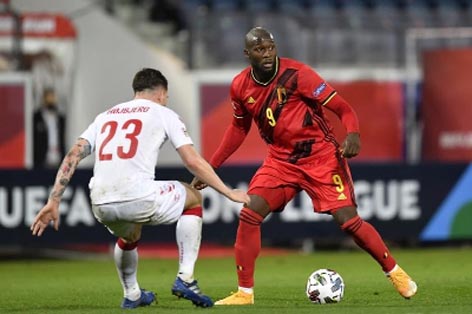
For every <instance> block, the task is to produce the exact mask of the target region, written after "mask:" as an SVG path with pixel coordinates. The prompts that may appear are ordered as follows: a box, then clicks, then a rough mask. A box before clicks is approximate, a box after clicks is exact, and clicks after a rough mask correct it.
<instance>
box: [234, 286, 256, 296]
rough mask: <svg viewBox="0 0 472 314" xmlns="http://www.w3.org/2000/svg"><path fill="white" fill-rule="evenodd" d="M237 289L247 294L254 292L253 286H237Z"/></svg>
mask: <svg viewBox="0 0 472 314" xmlns="http://www.w3.org/2000/svg"><path fill="white" fill-rule="evenodd" d="M238 290H239V291H242V292H244V293H247V294H253V293H254V289H253V288H243V287H238Z"/></svg>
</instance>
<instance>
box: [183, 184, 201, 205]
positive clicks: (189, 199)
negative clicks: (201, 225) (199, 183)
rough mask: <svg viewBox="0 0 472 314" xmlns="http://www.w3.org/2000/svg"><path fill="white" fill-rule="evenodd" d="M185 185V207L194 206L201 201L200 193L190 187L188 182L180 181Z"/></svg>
mask: <svg viewBox="0 0 472 314" xmlns="http://www.w3.org/2000/svg"><path fill="white" fill-rule="evenodd" d="M182 184H183V185H184V187H185V191H186V194H187V196H186V199H185V208H192V207H195V206H199V205H201V204H202V202H203V196H202V193H201V192H200V191H198V190H196V189H194V188H192V187H191V186H190V185H189V184H187V183H185V182H182Z"/></svg>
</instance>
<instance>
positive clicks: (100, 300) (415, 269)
mask: <svg viewBox="0 0 472 314" xmlns="http://www.w3.org/2000/svg"><path fill="white" fill-rule="evenodd" d="M392 253H393V254H394V255H395V257H396V259H397V261H398V262H399V263H400V265H401V266H403V267H404V269H406V270H407V271H408V272H409V273H410V274H411V275H412V276H413V277H414V279H415V280H416V281H417V283H418V287H419V290H418V294H417V295H416V296H415V297H414V298H412V299H411V300H404V299H403V298H401V297H400V295H398V294H397V292H396V291H394V289H393V287H392V286H391V284H390V282H389V281H388V280H387V279H386V278H385V277H384V276H383V274H382V272H381V271H380V268H379V267H378V266H377V264H376V263H375V262H374V261H373V260H372V259H371V258H370V257H369V256H368V255H367V254H365V253H363V252H360V251H339V252H333V251H318V252H315V253H313V254H308V255H303V254H298V253H289V254H287V255H280V256H262V257H260V258H259V260H258V263H257V272H256V294H255V296H256V304H255V305H252V306H244V307H241V306H239V307H213V308H210V309H201V308H195V307H194V306H192V304H191V303H190V302H189V301H186V300H183V299H180V300H179V299H177V298H176V297H174V296H172V295H171V294H170V287H171V285H172V282H173V280H174V277H175V274H176V270H177V261H176V260H174V259H142V260H141V261H140V265H139V272H138V278H139V281H140V284H141V287H144V288H146V289H151V290H154V291H157V294H158V300H159V303H158V304H153V305H152V306H150V307H146V308H139V309H136V310H133V311H132V312H133V313H169V314H170V313H172V314H179V313H193V312H199V313H202V312H203V311H208V313H214V314H216V313H258V314H260V313H270V314H275V313H294V314H295V313H296V314H299V313H323V314H326V313H328V314H330V313H362V314H366V313H375V314H378V313H402V314H422V313H424V314H431V313H467V314H470V313H472V248H454V249H451V248H448V249H414V250H413V249H407V250H400V249H395V250H393V251H392ZM318 268H332V269H335V270H337V271H338V272H339V273H340V274H341V275H342V277H343V278H344V281H345V284H346V290H345V295H344V299H343V300H342V302H340V303H338V304H327V305H314V304H311V303H310V302H309V301H308V299H307V298H306V296H305V282H306V279H307V277H308V275H309V274H310V273H311V272H312V271H313V270H315V269H318ZM0 274H1V278H0V288H1V289H0V291H1V296H0V313H35V314H39V313H89V314H90V313H122V312H125V311H122V310H121V309H120V308H119V304H120V302H121V297H122V291H121V286H120V284H119V282H118V277H117V275H116V271H115V268H114V264H113V260H112V258H111V256H110V257H109V258H101V259H96V260H73V261H71V260H17V261H12V260H8V261H0ZM196 277H197V279H198V280H199V283H200V286H201V288H202V290H203V291H204V292H205V293H207V294H208V295H210V296H212V297H213V299H219V298H222V297H225V296H226V295H227V294H228V293H229V292H231V291H232V290H233V291H234V289H235V288H236V285H237V282H236V274H235V267H234V262H233V259H232V258H204V259H200V260H199V261H198V263H197V269H196ZM126 312H129V311H126Z"/></svg>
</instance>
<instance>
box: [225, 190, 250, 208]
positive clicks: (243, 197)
mask: <svg viewBox="0 0 472 314" xmlns="http://www.w3.org/2000/svg"><path fill="white" fill-rule="evenodd" d="M227 196H228V198H229V199H230V200H232V201H233V202H237V203H243V204H246V205H247V204H249V202H250V201H251V199H250V198H249V195H247V193H246V192H244V191H242V190H238V189H234V190H231V191H230V192H229V194H228V195H227Z"/></svg>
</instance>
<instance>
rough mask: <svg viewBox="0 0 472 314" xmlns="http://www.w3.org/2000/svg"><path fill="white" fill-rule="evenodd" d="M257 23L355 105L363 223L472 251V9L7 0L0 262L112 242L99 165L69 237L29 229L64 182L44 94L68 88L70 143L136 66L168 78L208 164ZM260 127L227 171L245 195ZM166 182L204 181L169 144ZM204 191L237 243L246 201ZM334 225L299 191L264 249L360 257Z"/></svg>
mask: <svg viewBox="0 0 472 314" xmlns="http://www.w3.org/2000/svg"><path fill="white" fill-rule="evenodd" d="M253 26H264V27H267V28H268V29H269V30H271V31H272V32H273V34H274V35H275V37H276V40H277V44H278V48H279V54H280V55H281V56H287V57H292V58H296V59H299V60H301V61H303V62H306V63H308V64H310V65H311V66H313V67H314V68H316V69H317V71H318V72H319V73H320V74H321V75H322V76H323V77H324V78H326V79H327V80H328V81H329V82H331V83H332V84H333V85H334V86H335V87H336V88H337V89H338V90H339V92H340V93H341V94H342V95H344V96H345V98H346V99H348V101H350V103H351V104H352V105H353V106H354V107H355V109H356V110H357V112H358V115H359V118H360V123H361V133H362V138H363V151H362V153H361V154H360V156H358V157H357V158H355V159H354V160H352V161H351V166H352V172H353V176H354V180H355V185H356V192H357V197H358V203H359V212H360V214H361V216H363V218H365V219H366V220H369V221H371V222H372V223H373V224H374V225H375V226H377V227H378V229H379V231H380V233H381V234H382V235H383V236H384V237H385V239H386V240H387V241H388V242H389V243H391V244H392V245H398V246H420V247H421V246H432V245H434V246H443V245H452V244H454V245H455V244H460V245H464V244H465V245H468V244H470V243H471V240H472V228H471V227H470V226H472V193H471V192H472V190H471V189H472V165H471V164H470V162H471V161H472V124H471V123H470V121H471V120H472V107H471V104H470V100H471V99H472V89H471V88H470V82H471V81H472V71H471V70H470V69H471V68H472V1H471V0H450V1H446V0H444V1H441V0H411V1H409V0H333V1H329V0H285V1H284V0H175V1H170V0H169V1H157V0H156V1H153V0H97V1H92V0H35V1H31V0H9V1H8V0H2V1H0V103H1V113H0V125H1V130H2V132H0V156H1V157H0V256H5V255H22V254H32V255H34V256H39V255H42V254H46V253H45V252H51V250H50V249H55V250H56V252H57V249H61V250H67V251H71V250H85V251H87V252H97V251H105V252H106V251H107V250H108V247H109V245H110V244H111V243H113V238H112V237H111V236H110V235H109V234H108V233H107V232H106V230H105V229H104V228H103V227H102V226H100V225H98V224H97V223H96V222H95V220H94V219H93V216H92V215H91V212H90V205H89V199H88V190H87V182H88V179H89V177H90V176H91V165H92V164H93V160H92V158H91V157H89V159H87V160H85V161H84V163H83V165H81V167H80V169H79V171H78V172H77V174H76V176H75V177H74V179H73V181H72V182H71V186H70V188H69V189H68V190H67V192H66V194H65V198H64V204H63V206H62V211H63V212H62V223H61V229H60V233H55V232H53V231H52V230H48V231H47V232H46V234H45V235H44V236H43V237H42V238H40V239H34V238H33V237H32V236H31V235H30V231H29V225H30V223H31V222H32V219H33V217H34V216H35V214H36V212H37V211H38V210H39V209H40V208H41V206H42V205H43V203H44V202H45V201H46V199H47V196H48V190H49V188H50V186H51V184H52V182H53V179H54V175H55V169H33V168H32V134H31V132H32V127H31V122H32V112H33V110H34V109H35V108H37V107H38V106H39V96H40V95H41V94H40V93H41V91H42V88H44V87H46V86H53V87H54V88H56V90H57V91H58V92H59V96H60V97H59V99H60V110H61V111H63V112H64V113H65V114H66V116H67V130H66V138H67V144H68V145H71V144H72V143H73V141H74V139H75V138H76V136H77V135H78V134H80V133H81V131H82V130H83V129H85V128H86V127H87V126H88V124H89V123H90V122H91V121H92V119H93V118H94V117H95V115H96V114H98V113H99V112H101V111H103V110H105V109H106V108H108V107H109V106H110V105H112V104H115V103H117V102H120V101H123V100H126V99H129V98H130V97H132V89H131V87H130V84H131V79H132V76H133V75H134V73H135V72H136V71H137V70H139V69H140V68H142V67H155V68H158V69H160V70H162V71H163V73H164V74H165V75H166V76H167V77H168V79H169V82H170V106H171V107H172V108H173V109H174V110H175V111H176V112H178V113H179V114H180V115H181V116H182V117H183V119H184V120H185V121H186V123H187V126H188V128H189V130H190V133H191V134H192V137H193V139H194V141H195V143H196V145H197V147H198V149H199V150H200V151H201V152H202V153H203V154H204V156H205V157H207V158H209V157H210V156H211V154H212V152H213V151H214V149H215V148H216V146H217V145H218V143H219V141H220V138H221V137H222V134H223V131H224V129H225V126H226V125H227V123H228V121H229V120H230V110H231V109H230V106H229V99H228V92H229V84H230V82H231V79H232V78H233V76H234V75H235V74H237V73H238V72H239V71H241V70H242V69H243V67H245V66H246V60H245V58H244V56H243V53H242V50H243V38H244V35H245V34H246V32H247V31H248V30H249V29H250V28H252V27H253ZM331 120H332V122H333V124H334V126H335V129H336V131H337V135H338V136H339V138H341V137H342V136H343V130H342V127H341V125H340V123H339V122H338V121H336V120H335V118H334V117H332V119H331ZM252 132H253V133H251V135H250V137H249V138H248V139H247V140H246V142H245V143H244V145H243V147H242V148H241V149H240V150H239V151H238V152H237V153H236V154H235V155H234V156H233V157H232V158H231V159H230V160H229V161H228V162H227V164H226V165H225V167H223V168H222V169H220V170H219V173H220V175H221V176H222V177H223V178H224V180H225V181H226V182H227V183H228V184H229V185H231V186H233V187H242V188H244V187H246V186H247V184H248V181H249V179H250V178H251V175H252V173H253V172H254V171H255V170H256V169H257V166H258V164H259V163H260V162H261V160H262V158H263V156H264V153H265V148H264V146H263V145H261V142H260V140H259V139H258V137H257V135H256V134H255V133H254V130H253V131H252ZM157 175H158V177H159V178H162V179H167V178H177V179H181V180H187V181H188V180H190V179H191V175H190V174H189V173H188V172H186V171H185V170H184V169H183V167H182V165H181V163H180V162H179V159H178V156H177V155H176V153H175V152H174V151H173V149H172V147H170V145H167V147H166V148H165V151H164V152H163V154H162V157H161V165H160V166H159V168H157ZM204 195H205V213H204V222H205V227H204V234H203V241H204V247H208V246H211V245H213V244H215V245H221V244H223V245H230V244H232V243H233V241H234V236H235V231H236V227H237V217H238V211H239V210H240V207H239V206H238V205H236V204H234V203H231V202H228V201H227V200H225V199H224V198H222V197H221V196H219V195H218V194H217V193H216V192H214V191H212V190H206V191H205V192H204ZM327 220H329V219H327V217H324V216H317V215H313V214H312V212H311V209H310V202H309V200H308V198H307V197H306V195H304V194H301V195H300V196H299V197H297V198H296V199H295V200H294V201H293V202H292V203H290V204H289V206H288V207H287V209H286V210H285V211H284V212H283V213H282V214H280V215H274V216H273V217H271V218H270V219H268V220H267V221H266V222H265V223H264V226H263V241H264V243H265V245H267V246H288V247H292V248H297V249H301V250H304V251H311V250H313V249H314V248H317V247H327V246H336V247H339V246H341V247H350V246H351V243H350V242H349V241H346V239H345V237H344V235H343V234H342V233H341V232H340V231H339V230H338V228H337V227H336V226H335V225H334V223H330V222H328V223H327V222H326V221H327ZM173 240H174V232H173V227H172V226H162V227H160V228H150V229H148V230H145V233H144V236H143V240H142V241H143V242H147V243H149V244H154V243H160V244H163V243H172V242H173ZM172 250H174V247H172Z"/></svg>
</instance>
